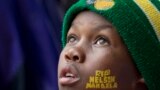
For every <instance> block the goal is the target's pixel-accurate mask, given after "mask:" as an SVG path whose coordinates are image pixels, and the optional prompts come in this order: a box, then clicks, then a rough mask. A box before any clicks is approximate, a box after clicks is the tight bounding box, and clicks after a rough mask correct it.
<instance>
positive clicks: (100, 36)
mask: <svg viewBox="0 0 160 90" xmlns="http://www.w3.org/2000/svg"><path fill="white" fill-rule="evenodd" d="M101 38H103V39H105V40H106V41H107V42H108V43H109V44H110V41H109V40H108V38H107V37H106V36H103V35H99V36H97V37H96V41H95V42H97V41H98V40H99V39H101Z"/></svg>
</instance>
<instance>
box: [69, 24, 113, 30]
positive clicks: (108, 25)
mask: <svg viewBox="0 0 160 90" xmlns="http://www.w3.org/2000/svg"><path fill="white" fill-rule="evenodd" d="M76 24H77V22H73V23H72V24H71V26H76ZM78 24H82V23H80V22H78ZM106 28H110V29H113V26H112V25H111V24H102V25H97V27H96V28H95V29H94V30H103V29H106Z"/></svg>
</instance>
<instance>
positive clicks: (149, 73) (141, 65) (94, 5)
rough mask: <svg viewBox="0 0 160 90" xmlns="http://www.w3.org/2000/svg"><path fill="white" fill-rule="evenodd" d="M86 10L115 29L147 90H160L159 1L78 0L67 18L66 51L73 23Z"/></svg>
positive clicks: (63, 35) (65, 24) (64, 38)
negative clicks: (68, 35)
mask: <svg viewBox="0 0 160 90" xmlns="http://www.w3.org/2000/svg"><path fill="white" fill-rule="evenodd" d="M84 10H89V11H93V12H96V13H97V14H99V15H101V16H103V17H104V18H105V19H107V20H109V21H110V22H111V23H112V24H113V25H114V26H115V27H116V30H117V31H118V32H119V34H120V36H121V37H122V39H123V41H124V43H125V44H126V46H127V47H128V50H129V53H130V54H131V56H132V58H133V60H134V62H135V64H136V67H137V68H138V70H139V72H140V73H141V75H142V76H143V78H144V80H145V82H146V84H147V87H148V89H149V90H160V80H159V79H160V0H79V1H78V2H77V3H75V4H74V5H73V6H72V7H71V8H70V9H69V10H68V11H67V13H66V15H65V17H64V22H63V29H62V43H63V47H64V46H65V44H66V36H67V32H68V30H69V28H70V26H71V23H72V21H73V19H74V18H75V17H76V15H77V14H79V13H80V12H82V11H84Z"/></svg>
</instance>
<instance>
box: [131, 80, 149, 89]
mask: <svg viewBox="0 0 160 90" xmlns="http://www.w3.org/2000/svg"><path fill="white" fill-rule="evenodd" d="M134 90H148V88H147V85H146V83H145V81H144V78H140V79H139V80H138V81H137V82H136V83H135V85H134Z"/></svg>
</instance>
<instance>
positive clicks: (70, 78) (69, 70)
mask: <svg viewBox="0 0 160 90" xmlns="http://www.w3.org/2000/svg"><path fill="white" fill-rule="evenodd" d="M79 80H80V77H79V76H78V71H77V69H76V67H75V66H73V65H67V66H65V67H64V68H62V69H61V72H60V77H59V83H60V84H61V85H71V84H74V83H76V82H78V81H79Z"/></svg>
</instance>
